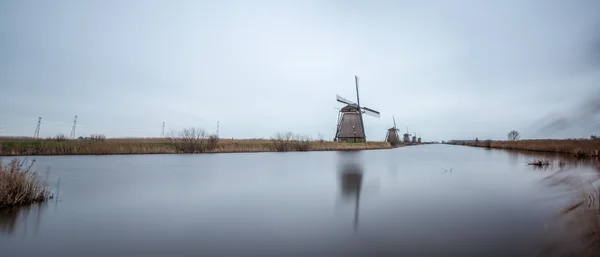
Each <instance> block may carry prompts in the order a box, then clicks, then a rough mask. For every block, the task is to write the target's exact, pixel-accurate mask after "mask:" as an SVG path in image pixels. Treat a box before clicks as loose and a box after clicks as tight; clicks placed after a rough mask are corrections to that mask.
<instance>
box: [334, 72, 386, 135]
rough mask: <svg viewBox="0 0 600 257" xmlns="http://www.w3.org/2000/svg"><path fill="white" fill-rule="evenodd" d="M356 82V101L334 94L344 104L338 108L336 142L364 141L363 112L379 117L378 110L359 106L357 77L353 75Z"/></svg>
mask: <svg viewBox="0 0 600 257" xmlns="http://www.w3.org/2000/svg"><path fill="white" fill-rule="evenodd" d="M354 82H355V84H356V103H354V102H352V101H350V100H348V99H346V98H343V97H341V96H339V95H336V100H337V101H338V102H340V103H344V104H346V106H345V107H343V108H341V109H340V113H339V114H338V124H337V129H336V131H335V139H334V140H335V141H337V142H366V141H367V137H366V135H365V126H364V123H363V115H362V114H363V113H364V114H367V115H370V116H373V117H376V118H379V112H378V111H376V110H373V109H370V108H367V107H361V106H360V97H359V94H358V77H357V76H354Z"/></svg>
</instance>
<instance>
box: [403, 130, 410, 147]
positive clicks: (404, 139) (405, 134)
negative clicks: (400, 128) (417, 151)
mask: <svg viewBox="0 0 600 257" xmlns="http://www.w3.org/2000/svg"><path fill="white" fill-rule="evenodd" d="M402 141H404V143H405V144H408V143H410V133H408V127H406V133H404V137H403V138H402Z"/></svg>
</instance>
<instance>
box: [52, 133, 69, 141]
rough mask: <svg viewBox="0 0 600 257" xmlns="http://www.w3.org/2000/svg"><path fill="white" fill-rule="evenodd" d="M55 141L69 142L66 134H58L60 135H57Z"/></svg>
mask: <svg viewBox="0 0 600 257" xmlns="http://www.w3.org/2000/svg"><path fill="white" fill-rule="evenodd" d="M54 141H57V142H62V141H67V137H66V136H65V135H64V134H58V135H56V137H54Z"/></svg>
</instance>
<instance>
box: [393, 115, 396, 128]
mask: <svg viewBox="0 0 600 257" xmlns="http://www.w3.org/2000/svg"><path fill="white" fill-rule="evenodd" d="M392 119H394V128H396V117H394V116H392Z"/></svg>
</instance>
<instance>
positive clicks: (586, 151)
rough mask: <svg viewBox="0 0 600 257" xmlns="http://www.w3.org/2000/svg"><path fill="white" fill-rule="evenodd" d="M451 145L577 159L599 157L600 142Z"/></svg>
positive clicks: (581, 140)
mask: <svg viewBox="0 0 600 257" xmlns="http://www.w3.org/2000/svg"><path fill="white" fill-rule="evenodd" d="M447 144H451V145H465V146H473V147H487V148H497V149H510V150H523V151H534V152H550V153H562V154H569V155H573V156H575V157H581V158H585V157H598V154H599V152H600V140H593V139H530V140H516V141H492V140H480V141H455V142H449V143H447Z"/></svg>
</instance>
